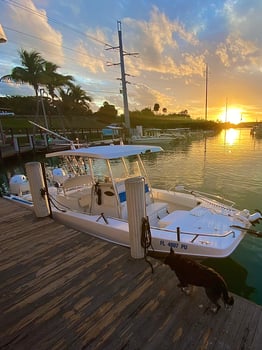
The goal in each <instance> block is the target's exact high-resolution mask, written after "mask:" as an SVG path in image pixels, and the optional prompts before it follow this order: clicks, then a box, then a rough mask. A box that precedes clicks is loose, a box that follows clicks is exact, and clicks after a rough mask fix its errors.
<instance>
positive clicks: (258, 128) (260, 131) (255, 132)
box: [250, 124, 262, 138]
mask: <svg viewBox="0 0 262 350" xmlns="http://www.w3.org/2000/svg"><path fill="white" fill-rule="evenodd" d="M250 134H251V135H252V136H255V137H256V138H262V124H257V125H255V126H254V127H253V128H252V129H251V130H250Z"/></svg>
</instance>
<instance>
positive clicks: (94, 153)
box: [46, 145, 163, 159]
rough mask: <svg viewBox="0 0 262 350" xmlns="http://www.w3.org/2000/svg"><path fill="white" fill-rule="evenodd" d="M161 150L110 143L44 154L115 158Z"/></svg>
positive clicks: (146, 146) (159, 148)
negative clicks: (108, 144)
mask: <svg viewBox="0 0 262 350" xmlns="http://www.w3.org/2000/svg"><path fill="white" fill-rule="evenodd" d="M160 151H163V149H162V147H159V146H153V145H110V146H95V147H86V148H78V149H73V150H66V151H58V152H52V153H48V154H46V157H47V158H50V157H60V156H80V157H88V158H99V159H116V158H122V157H128V156H133V155H136V154H144V153H151V152H160Z"/></svg>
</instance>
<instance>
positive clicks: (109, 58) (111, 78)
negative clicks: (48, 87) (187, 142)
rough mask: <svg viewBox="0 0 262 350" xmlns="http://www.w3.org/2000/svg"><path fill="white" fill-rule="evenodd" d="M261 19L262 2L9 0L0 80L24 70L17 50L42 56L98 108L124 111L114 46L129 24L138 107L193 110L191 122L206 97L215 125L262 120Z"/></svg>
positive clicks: (128, 66)
mask: <svg viewBox="0 0 262 350" xmlns="http://www.w3.org/2000/svg"><path fill="white" fill-rule="evenodd" d="M261 15H262V2H261V1H260V0H251V1H249V2H248V3H246V2H243V1H240V0H235V1H232V0H219V1H212V2H208V3H207V2H206V1H204V0H202V1H199V2H195V1H188V2H185V1H182V0H177V1H176V2H175V3H169V1H163V0H155V1H141V0H137V1H135V2H134V1H131V0H115V1H113V0H98V1H96V2H90V3H89V2H87V1H81V0H77V1H75V2H74V3H64V1H56V2H53V1H50V0H34V1H33V0H23V1H14V0H5V1H3V0H2V10H1V13H0V25H2V28H3V31H4V34H5V36H6V38H7V41H6V42H4V43H0V76H4V75H7V74H10V73H11V70H12V69H13V68H14V67H15V66H21V62H20V58H19V54H18V50H20V49H25V50H27V51H31V50H36V51H37V52H39V53H40V54H41V56H42V57H43V58H44V59H46V60H48V61H51V62H53V63H55V64H57V65H59V66H60V67H61V68H60V69H59V70H58V72H59V73H61V74H70V75H72V76H73V77H74V78H75V80H76V81H75V83H76V84H79V85H80V86H81V87H82V88H83V89H84V90H85V91H86V93H87V94H88V95H89V96H91V97H92V99H93V102H92V103H91V104H90V108H91V110H92V111H93V112H95V111H96V110H97V109H98V108H99V107H101V106H102V104H103V102H104V101H107V102H109V103H110V104H113V105H115V107H116V108H117V110H118V112H119V114H121V113H122V112H123V97H122V94H121V90H122V87H121V82H120V80H119V78H120V77H121V72H120V66H118V65H117V64H118V63H119V52H118V50H117V49H113V47H114V48H115V47H117V46H118V45H119V41H118V26H117V23H118V21H121V27H122V32H121V34H122V41H123V47H124V51H125V53H126V55H125V71H126V73H127V77H126V78H127V80H128V82H129V83H130V84H127V93H128V103H129V110H130V111H135V110H142V109H144V108H150V109H153V106H154V104H155V103H158V104H159V105H160V110H161V111H162V110H163V108H164V109H167V114H172V113H179V112H180V111H182V110H185V109H187V110H188V113H189V115H190V116H191V117H192V118H193V119H205V111H206V96H207V119H208V120H214V121H222V122H223V121H229V122H231V123H239V122H241V121H242V122H259V121H262V102H261V97H260V89H261V83H262V67H261V61H262V37H261V34H260V33H261V29H262V24H261V19H260V18H261ZM32 29H33V30H32ZM134 53H137V54H136V55H133V54H134ZM206 67H208V74H207V75H206ZM6 95H13V96H14V95H34V92H33V90H32V88H31V87H28V86H27V85H21V84H14V83H4V82H1V83H0V96H6Z"/></svg>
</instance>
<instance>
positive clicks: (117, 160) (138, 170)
mask: <svg viewBox="0 0 262 350" xmlns="http://www.w3.org/2000/svg"><path fill="white" fill-rule="evenodd" d="M161 151H163V149H162V148H161V147H160V146H155V145H123V144H121V145H110V146H94V147H88V148H78V149H71V150H63V151H57V152H52V153H48V154H46V157H47V158H50V157H59V158H61V159H63V164H67V171H68V172H67V173H66V174H65V173H64V172H60V171H58V170H57V171H56V172H55V173H56V175H58V176H59V175H61V178H62V181H61V183H60V182H59V181H60V180H57V179H56V181H53V182H52V180H51V179H49V185H48V187H47V188H46V190H45V191H43V190H42V189H41V191H42V192H45V193H42V192H41V193H42V194H43V197H44V196H46V195H48V199H49V205H50V207H51V211H52V217H53V219H54V220H58V221H59V222H61V223H63V224H64V225H67V226H70V227H72V228H74V229H77V230H79V231H82V232H85V233H88V234H90V235H93V236H95V237H98V238H100V239H103V240H106V241H109V242H112V243H114V244H118V245H121V246H126V247H130V238H129V224H130V223H129V213H128V207H129V203H128V198H127V186H126V184H127V181H130V179H142V181H143V186H142V188H143V192H142V194H143V196H144V197H143V198H144V203H143V205H144V207H145V214H146V215H145V217H144V220H142V222H141V235H142V233H145V232H146V233H147V235H148V239H149V241H150V246H147V249H148V251H149V252H150V251H152V252H155V253H160V254H161V253H164V254H165V253H169V251H170V247H172V248H173V249H174V251H175V252H177V253H180V254H184V255H188V256H192V257H197V258H198V257H199V258H205V257H213V258H224V257H227V256H229V255H231V254H232V253H233V252H234V250H235V249H236V248H237V247H238V245H239V243H240V242H241V241H242V239H243V238H244V237H245V235H246V234H247V232H249V231H250V230H251V231H252V229H251V225H252V224H254V223H255V222H257V221H259V219H261V218H262V216H261V213H259V212H254V213H252V214H251V213H250V212H249V211H248V210H247V209H243V210H239V209H237V208H235V207H234V203H233V202H231V201H228V200H225V199H223V198H222V197H219V196H215V195H211V194H207V193H203V192H198V191H194V190H191V189H187V188H185V187H184V186H176V187H175V189H174V190H164V189H157V188H155V187H152V186H151V183H150V179H149V177H148V174H147V172H146V169H145V166H144V163H143V157H146V156H147V155H148V154H152V153H155V152H161ZM25 181H26V180H25V178H23V188H24V189H26V191H24V192H23V188H22V189H21V190H19V186H18V185H17V186H16V188H15V190H13V191H10V193H9V194H8V195H5V196H4V197H5V198H6V199H8V200H13V201H16V202H17V203H20V204H21V205H27V206H28V207H30V208H32V209H33V208H34V204H33V203H32V201H31V200H30V198H29V196H30V193H28V188H27V187H26V186H25ZM17 182H19V181H17ZM140 204H141V203H140ZM131 205H135V204H134V203H131ZM144 244H145V242H144Z"/></svg>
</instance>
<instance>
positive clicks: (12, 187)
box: [9, 175, 30, 196]
mask: <svg viewBox="0 0 262 350" xmlns="http://www.w3.org/2000/svg"><path fill="white" fill-rule="evenodd" d="M9 191H10V194H14V195H16V196H22V195H23V194H27V193H29V192H30V186H29V181H28V180H27V177H26V176H25V175H14V176H12V177H11V179H10V181H9Z"/></svg>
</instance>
